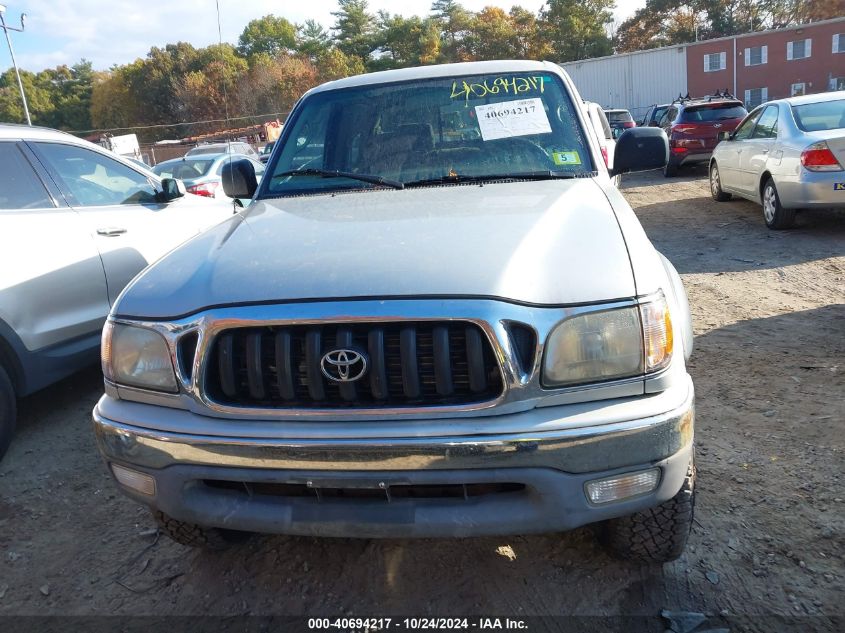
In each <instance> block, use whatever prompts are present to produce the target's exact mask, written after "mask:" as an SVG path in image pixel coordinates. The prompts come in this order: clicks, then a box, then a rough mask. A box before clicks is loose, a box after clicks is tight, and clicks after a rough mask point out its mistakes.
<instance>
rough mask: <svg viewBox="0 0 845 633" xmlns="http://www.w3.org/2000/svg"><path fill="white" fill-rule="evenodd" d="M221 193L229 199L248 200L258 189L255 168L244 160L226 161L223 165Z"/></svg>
mask: <svg viewBox="0 0 845 633" xmlns="http://www.w3.org/2000/svg"><path fill="white" fill-rule="evenodd" d="M222 176H223V191H224V192H225V193H226V195H227V196H229V197H230V198H245V199H247V200H248V199H250V198H252V196H253V195H255V190H256V189H258V180H256V178H255V167H253V166H252V162H251V161H249V160H247V159H246V158H241V159H239V160H227V161H226V162H225V163H224V164H223V174H222Z"/></svg>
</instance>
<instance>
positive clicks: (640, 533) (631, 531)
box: [600, 461, 695, 563]
mask: <svg viewBox="0 0 845 633" xmlns="http://www.w3.org/2000/svg"><path fill="white" fill-rule="evenodd" d="M694 510H695V461H692V462H690V465H689V468H688V469H687V476H686V478H685V479H684V485H683V486H681V489H680V490H679V491H678V494H676V495H675V496H674V497H672V498H671V499H669V500H668V501H664V502H663V503H661V504H660V505H659V506H656V507H654V508H648V509H646V510H642V511H641V512H637V513H636V514H632V515H630V516H626V517H620V518H618V519H611V520H609V521H607V522H606V523H605V524H604V526H603V530H602V531H601V533H600V538H601V540H602V542H603V543H604V545H605V546H606V547H607V548H608V549H609V550H610V552H611V553H612V554H613V555H614V556H616V557H618V558H623V559H626V560H636V561H640V562H646V563H668V562H669V561H673V560H675V559H676V558H678V557H679V556H680V555H681V554H682V553H683V551H684V547H686V544H687V540H688V539H689V534H690V530H691V529H692V520H693V514H694Z"/></svg>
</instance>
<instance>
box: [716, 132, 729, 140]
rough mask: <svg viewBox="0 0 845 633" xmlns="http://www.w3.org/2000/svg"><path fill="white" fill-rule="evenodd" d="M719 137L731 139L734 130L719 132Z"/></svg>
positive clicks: (720, 138)
mask: <svg viewBox="0 0 845 633" xmlns="http://www.w3.org/2000/svg"><path fill="white" fill-rule="evenodd" d="M717 137H718V138H719V140H720V141H730V140H731V139H732V138H733V132H719V134H717Z"/></svg>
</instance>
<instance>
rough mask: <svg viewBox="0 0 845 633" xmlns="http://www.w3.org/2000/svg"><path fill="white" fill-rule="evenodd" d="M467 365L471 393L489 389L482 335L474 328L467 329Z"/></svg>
mask: <svg viewBox="0 0 845 633" xmlns="http://www.w3.org/2000/svg"><path fill="white" fill-rule="evenodd" d="M466 343H467V364H468V366H469V388H470V391H473V392H475V393H480V392H482V391H484V390H485V389H486V388H487V374H486V371H485V369H484V349H483V348H482V346H481V334H479V332H478V330H475V329H473V328H467V329H466Z"/></svg>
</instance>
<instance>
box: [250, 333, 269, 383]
mask: <svg viewBox="0 0 845 633" xmlns="http://www.w3.org/2000/svg"><path fill="white" fill-rule="evenodd" d="M246 376H247V384H248V386H249V395H250V397H252V398H254V399H256V400H263V399H264V396H265V391H264V371H263V363H262V354H261V333H260V332H252V333H250V334H249V335H247V338H246Z"/></svg>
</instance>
